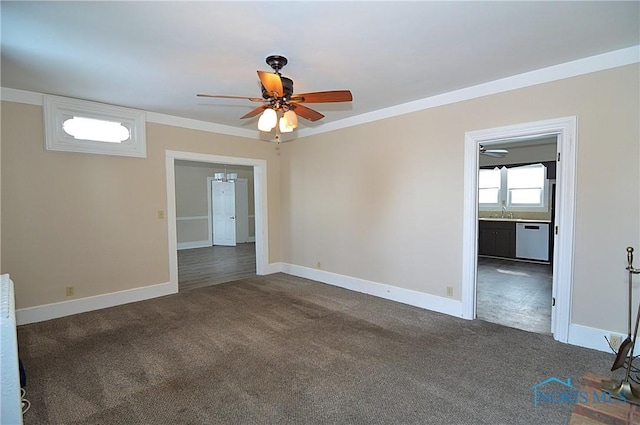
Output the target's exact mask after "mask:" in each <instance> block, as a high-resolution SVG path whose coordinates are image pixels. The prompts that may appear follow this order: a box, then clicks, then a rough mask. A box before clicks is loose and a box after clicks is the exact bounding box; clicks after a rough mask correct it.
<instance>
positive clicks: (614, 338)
mask: <svg viewBox="0 0 640 425" xmlns="http://www.w3.org/2000/svg"><path fill="white" fill-rule="evenodd" d="M609 344H611V346H612V347H613V348H615V349H616V350H617V349H618V348H620V344H622V337H621V336H620V335H615V334H611V335H609Z"/></svg>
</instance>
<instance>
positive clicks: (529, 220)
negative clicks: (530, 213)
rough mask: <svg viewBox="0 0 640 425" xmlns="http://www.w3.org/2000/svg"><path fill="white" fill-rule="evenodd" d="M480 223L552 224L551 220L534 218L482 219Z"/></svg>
mask: <svg viewBox="0 0 640 425" xmlns="http://www.w3.org/2000/svg"><path fill="white" fill-rule="evenodd" d="M478 220H480V221H513V222H515V223H551V220H536V219H532V218H500V217H480V218H479V219H478Z"/></svg>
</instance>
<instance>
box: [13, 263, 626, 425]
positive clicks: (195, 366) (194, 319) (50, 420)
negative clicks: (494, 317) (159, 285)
mask: <svg viewBox="0 0 640 425" xmlns="http://www.w3.org/2000/svg"><path fill="white" fill-rule="evenodd" d="M18 338H19V346H20V354H21V357H22V360H23V362H24V365H25V368H26V370H27V374H28V377H27V379H28V382H27V387H26V389H27V398H28V399H29V400H30V401H31V404H32V407H31V409H30V410H29V411H28V412H27V413H26V414H25V424H64V425H71V424H105V425H106V424H126V425H135V424H154V425H162V424H167V425H168V424H542V423H544V424H565V423H567V422H568V420H569V416H570V414H571V408H572V407H571V406H570V405H545V406H538V407H534V406H533V393H532V391H531V387H532V386H533V385H535V384H536V383H538V382H541V381H543V380H545V379H547V378H549V377H552V376H555V377H559V378H561V379H565V378H571V379H572V381H573V382H575V383H576V384H577V383H578V382H579V381H580V379H581V378H582V375H583V374H584V372H585V371H586V370H592V371H594V372H596V373H603V374H609V372H608V370H609V368H610V366H611V363H612V362H613V355H612V354H606V353H600V352H597V351H593V350H588V349H583V348H578V347H573V346H569V345H565V344H561V343H558V342H555V341H553V339H552V338H551V337H550V336H547V335H539V334H534V333H529V332H524V331H520V330H516V329H510V328H506V327H503V326H500V325H495V324H491V323H487V322H483V321H481V320H475V321H466V320H462V319H456V318H452V317H449V316H445V315H442V314H438V313H433V312H429V311H424V310H421V309H418V308H414V307H411V306H407V305H403V304H398V303H394V302H391V301H386V300H382V299H378V298H375V297H371V296H367V295H364V294H359V293H354V292H350V291H347V290H343V289H340V288H335V287H332V286H328V285H323V284H320V283H317V282H313V281H310V280H305V279H300V278H296V277H292V276H288V275H285V274H275V275H271V276H266V277H256V278H251V279H246V280H242V281H238V282H232V283H226V284H220V285H216V286H210V287H206V288H200V289H195V290H192V291H187V292H183V293H180V294H177V295H172V296H167V297H163V298H159V299H155V300H149V301H143V302H139V303H134V304H128V305H124V306H119V307H114V308H110V309H105V310H100V311H95V312H89V313H84V314H79V315H75V316H71V317H65V318H61V319H56V320H51V321H47V322H43V323H36V324H31V325H25V326H21V327H19V329H18Z"/></svg>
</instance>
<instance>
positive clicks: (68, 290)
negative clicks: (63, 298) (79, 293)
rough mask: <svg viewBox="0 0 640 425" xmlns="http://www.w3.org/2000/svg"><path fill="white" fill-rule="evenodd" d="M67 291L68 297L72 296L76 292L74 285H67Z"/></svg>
mask: <svg viewBox="0 0 640 425" xmlns="http://www.w3.org/2000/svg"><path fill="white" fill-rule="evenodd" d="M66 292H67V297H70V296H72V295H73V294H74V292H75V290H74V289H73V286H67V288H66Z"/></svg>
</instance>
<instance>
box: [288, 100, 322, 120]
mask: <svg viewBox="0 0 640 425" xmlns="http://www.w3.org/2000/svg"><path fill="white" fill-rule="evenodd" d="M291 109H293V111H294V112H295V113H296V115H298V116H301V117H302V118H305V119H308V120H309V121H318V120H319V119H320V118H324V115H322V114H321V113H320V112H318V111H314V110H313V109H311V108H307V107H306V106H302V105H300V104H295V105H291Z"/></svg>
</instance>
